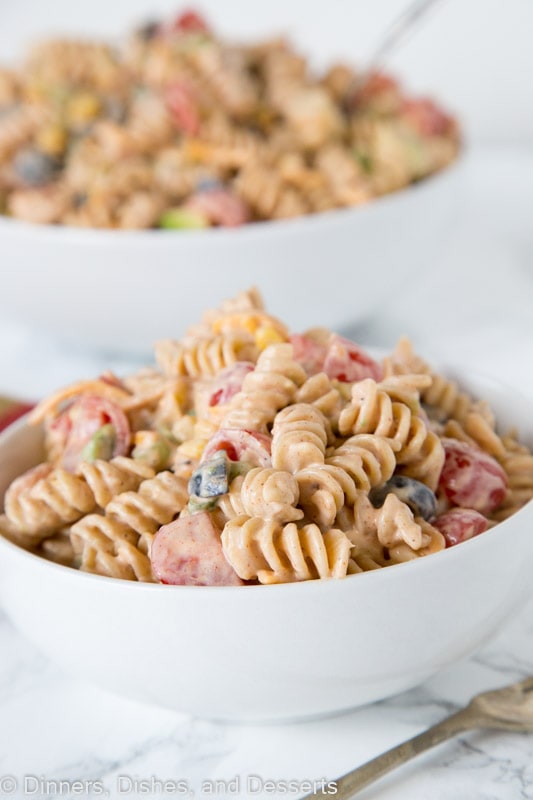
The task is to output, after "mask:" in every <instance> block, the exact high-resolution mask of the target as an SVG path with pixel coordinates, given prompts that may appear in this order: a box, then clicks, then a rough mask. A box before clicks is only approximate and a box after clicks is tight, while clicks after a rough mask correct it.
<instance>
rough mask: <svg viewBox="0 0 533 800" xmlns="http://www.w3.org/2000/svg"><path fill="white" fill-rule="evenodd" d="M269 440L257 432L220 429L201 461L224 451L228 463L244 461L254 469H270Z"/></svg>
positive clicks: (209, 443)
mask: <svg viewBox="0 0 533 800" xmlns="http://www.w3.org/2000/svg"><path fill="white" fill-rule="evenodd" d="M271 441H272V440H271V438H270V436H266V435H265V434H264V433H259V432H258V431H244V430H239V429H237V428H221V429H220V430H219V431H217V432H216V433H215V434H214V435H213V436H212V437H211V438H210V440H209V441H208V443H207V444H206V446H205V449H204V452H203V453H202V458H201V461H202V463H203V462H204V461H209V459H210V458H212V456H213V455H214V454H215V453H217V452H218V451H219V450H225V451H226V453H227V454H228V458H229V459H230V461H246V462H248V463H249V464H253V465H254V466H255V467H271V466H272V459H271V457H270V451H271Z"/></svg>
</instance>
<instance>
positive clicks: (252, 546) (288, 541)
mask: <svg viewBox="0 0 533 800" xmlns="http://www.w3.org/2000/svg"><path fill="white" fill-rule="evenodd" d="M222 546H223V549H224V554H225V556H226V558H227V560H228V561H229V563H230V564H231V565H232V567H233V568H234V569H235V571H236V572H237V574H238V575H239V577H241V578H244V579H245V580H250V579H253V578H256V579H257V580H258V581H259V582H260V583H289V582H292V581H301V580H310V579H311V578H313V577H319V578H339V577H343V576H344V575H346V572H347V569H348V560H349V554H350V541H349V539H348V538H347V536H346V535H345V534H344V533H342V531H338V530H334V529H332V530H330V531H327V532H326V533H325V534H322V533H321V531H320V528H318V526H316V525H304V526H303V527H302V528H298V527H297V526H296V525H295V523H294V522H290V523H288V524H287V525H284V526H282V525H280V524H279V523H277V522H275V521H274V520H269V521H265V520H262V519H261V518H259V517H246V516H245V517H236V518H235V519H233V520H230V521H229V522H227V523H226V525H225V526H224V530H223V532H222Z"/></svg>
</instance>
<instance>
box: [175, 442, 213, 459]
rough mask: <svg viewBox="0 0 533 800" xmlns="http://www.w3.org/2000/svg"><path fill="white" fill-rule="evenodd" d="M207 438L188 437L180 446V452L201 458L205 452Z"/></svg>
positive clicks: (189, 456)
mask: <svg viewBox="0 0 533 800" xmlns="http://www.w3.org/2000/svg"><path fill="white" fill-rule="evenodd" d="M207 441H208V440H207V439H188V440H187V441H186V442H183V444H180V446H179V447H178V453H179V454H180V455H183V456H187V457H188V458H196V459H199V458H200V457H201V455H202V453H203V452H204V449H205V446H206V444H207Z"/></svg>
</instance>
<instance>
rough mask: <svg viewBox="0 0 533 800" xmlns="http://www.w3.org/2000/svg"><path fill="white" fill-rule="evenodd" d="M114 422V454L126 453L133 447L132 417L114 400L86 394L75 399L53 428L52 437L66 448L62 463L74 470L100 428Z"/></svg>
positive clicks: (121, 454) (51, 429)
mask: <svg viewBox="0 0 533 800" xmlns="http://www.w3.org/2000/svg"><path fill="white" fill-rule="evenodd" d="M104 425H112V426H113V428H114V431H115V443H114V447H113V457H115V456H123V455H126V454H127V453H128V451H129V448H130V441H131V431H130V426H129V422H128V418H127V417H126V415H125V414H124V412H123V411H122V409H121V408H120V407H119V406H118V405H117V404H116V403H113V402H112V401H111V400H106V399H105V398H103V397H97V396H96V395H83V396H82V397H79V398H78V399H77V400H74V401H73V402H72V403H71V404H70V405H69V406H68V407H67V408H66V409H65V410H64V411H63V412H62V413H61V414H60V415H59V416H58V417H57V419H56V420H54V422H53V423H52V425H51V426H50V430H49V438H50V440H52V442H53V448H54V449H55V448H56V446H57V448H58V449H60V450H62V451H63V455H62V458H61V466H62V467H63V468H64V469H66V470H69V471H71V472H73V471H74V470H75V469H76V467H77V466H78V464H79V462H80V461H81V460H82V452H83V449H84V447H85V445H86V444H87V443H88V442H89V440H90V439H91V437H92V436H93V435H94V434H95V433H96V431H97V430H99V429H100V428H102V427H103V426H104Z"/></svg>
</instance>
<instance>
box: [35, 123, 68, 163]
mask: <svg viewBox="0 0 533 800" xmlns="http://www.w3.org/2000/svg"><path fill="white" fill-rule="evenodd" d="M67 141H68V136H67V132H66V130H65V128H64V127H63V126H62V125H46V126H45V127H44V128H41V130H40V131H39V133H38V134H37V137H36V144H37V147H38V148H39V150H42V152H43V153H46V154H47V155H49V156H60V155H62V154H63V153H64V152H65V149H66V147H67Z"/></svg>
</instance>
